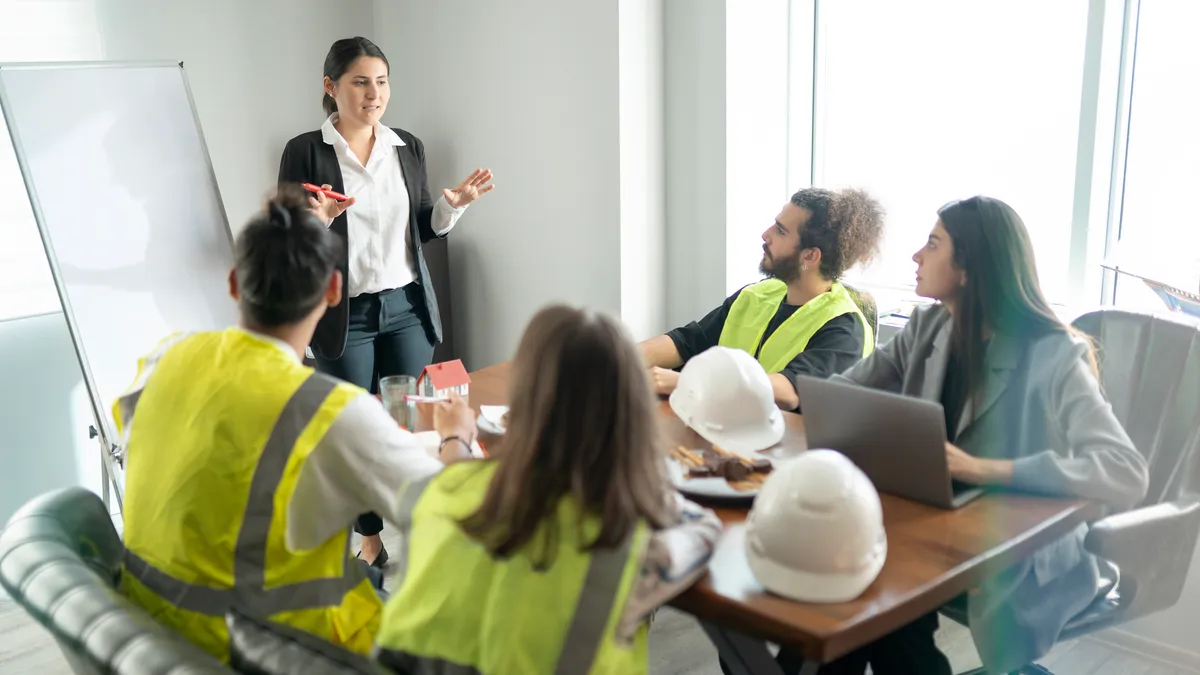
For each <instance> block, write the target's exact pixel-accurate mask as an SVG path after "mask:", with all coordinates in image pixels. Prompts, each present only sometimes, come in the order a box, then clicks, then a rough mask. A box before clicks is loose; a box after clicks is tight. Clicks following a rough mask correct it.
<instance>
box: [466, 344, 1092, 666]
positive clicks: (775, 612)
mask: <svg viewBox="0 0 1200 675" xmlns="http://www.w3.org/2000/svg"><path fill="white" fill-rule="evenodd" d="M508 374H509V367H508V364H500V365H496V366H492V367H490V368H485V369H483V370H480V371H477V372H475V373H472V374H471V392H470V403H471V406H472V407H474V408H475V409H476V410H478V408H479V406H480V405H505V404H507V403H508ZM661 406H662V424H663V425H664V427H665V429H666V430H667V431H668V432H669V433H670V435H671V438H672V440H673V441H674V442H676V443H678V444H683V445H686V446H687V447H689V448H702V447H707V443H706V442H705V441H704V440H703V439H702V438H700V436H699V435H697V434H696V433H695V432H693V431H691V430H690V429H688V428H687V427H685V426H684V425H683V423H682V422H681V421H680V420H679V419H678V418H677V417H675V415H674V414H673V413H672V412H671V409H670V407H669V406H668V405H667V404H666V402H665V401H664V402H663V403H662V404H661ZM786 418H787V431H786V433H785V435H784V438H783V441H781V443H780V444H779V446H777V447H776V448H775V449H774V450H773V451H772V453H773V454H775V453H785V454H786V453H799V452H803V451H804V450H805V449H806V447H807V446H806V442H805V437H804V419H803V416H801V415H794V414H787V415H786ZM486 440H487V439H485V442H486ZM880 497H881V499H882V502H883V520H884V527H885V529H886V531H887V538H888V553H887V561H886V563H885V564H884V567H883V570H882V572H880V574H879V577H878V578H877V579H876V580H875V582H874V583H873V584H871V586H870V587H869V588H868V589H867V591H866V592H865V593H864V594H863V595H862V596H860V597H859V598H857V599H856V600H853V601H851V602H845V603H840V604H825V605H822V604H805V603H798V602H793V601H791V600H786V599H783V598H781V597H779V596H775V595H771V594H770V593H767V592H766V591H764V590H763V587H762V585H761V584H759V583H758V582H757V581H756V580H755V578H754V575H753V574H752V573H751V572H750V568H749V565H748V564H747V562H746V556H745V553H744V543H745V526H744V524H743V521H744V520H745V518H746V514H747V508H746V505H744V504H742V505H725V506H722V505H720V504H706V505H707V506H711V507H713V508H714V510H715V511H716V513H717V515H718V516H720V518H721V521H722V522H723V523H724V524H725V531H724V533H723V534H722V536H721V539H720V542H719V543H718V545H717V550H716V552H715V553H714V555H713V558H712V560H711V561H710V563H709V566H708V575H707V576H706V577H705V578H703V579H702V580H701V581H700V582H699V583H697V584H696V585H695V586H693V587H692V588H691V589H689V590H688V591H686V592H685V593H683V594H682V595H680V596H679V597H678V598H676V600H675V601H674V602H673V603H672V604H673V605H674V606H675V607H677V608H678V609H680V610H682V611H685V612H687V613H689V614H692V615H694V616H695V617H696V618H697V619H699V620H700V622H701V624H702V625H703V627H704V629H705V631H706V632H707V633H708V635H709V637H710V638H711V639H712V641H713V643H714V644H715V645H716V647H717V649H718V650H719V651H720V653H721V655H722V658H724V659H725V660H726V661H727V662H728V663H729V665H730V668H731V670H732V671H733V672H735V673H739V674H740V673H778V672H779V670H778V668H777V667H776V666H775V663H774V661H773V660H772V659H771V658H770V655H769V653H768V652H767V651H766V646H765V643H766V642H768V641H769V642H773V643H776V644H783V645H790V646H793V647H795V648H799V649H801V650H803V653H804V655H805V656H806V658H808V659H810V660H811V661H813V662H822V663H824V662H829V661H832V660H833V659H836V658H838V657H839V656H842V655H844V654H847V653H849V652H851V651H853V650H855V649H857V648H859V647H862V646H864V645H866V644H868V643H870V642H872V641H874V640H876V639H878V638H880V637H882V636H884V635H887V634H888V633H890V632H892V631H894V630H896V629H898V628H900V627H901V626H904V625H905V624H907V623H909V622H911V621H912V620H914V619H916V618H918V617H920V616H923V615H925V614H928V613H929V612H932V611H934V610H936V609H937V608H938V607H940V606H942V605H944V604H945V603H946V602H948V601H950V600H951V599H952V598H954V597H956V596H958V595H960V594H961V593H964V592H965V591H967V590H968V589H970V588H972V587H974V586H977V585H978V584H979V583H980V582H981V581H982V580H983V579H985V578H987V577H989V576H991V575H994V574H996V573H998V572H1000V571H1002V570H1004V569H1005V568H1007V567H1008V566H1010V565H1012V564H1013V563H1015V562H1017V561H1019V560H1021V559H1022V558H1024V557H1025V556H1028V555H1030V554H1031V553H1033V552H1034V551H1035V550H1037V549H1038V548H1040V547H1042V546H1044V545H1046V544H1049V543H1051V542H1052V541H1054V540H1055V539H1057V538H1059V537H1061V536H1063V535H1065V534H1067V533H1068V532H1070V531H1071V530H1072V529H1074V528H1075V527H1076V526H1077V525H1079V524H1080V523H1083V522H1086V521H1090V520H1094V519H1095V518H1097V517H1099V515H1100V512H1099V508H1098V506H1096V505H1094V504H1093V503H1091V502H1087V501H1085V500H1075V499H1050V498H1040V497H1032V496H1025V495H1016V494H1002V493H993V494H988V495H985V496H984V497H981V498H980V499H977V500H975V501H973V502H971V503H969V504H967V505H966V506H964V507H962V508H960V509H957V510H954V511H946V510H942V509H937V508H934V507H930V506H924V505H922V504H918V503H916V502H912V501H909V500H907V499H903V498H900V497H895V496H892V495H887V494H884V495H880ZM797 536H803V533H799V532H798V533H797ZM805 670H806V671H809V670H815V664H814V665H813V667H812V668H811V669H810V668H809V667H806V668H805Z"/></svg>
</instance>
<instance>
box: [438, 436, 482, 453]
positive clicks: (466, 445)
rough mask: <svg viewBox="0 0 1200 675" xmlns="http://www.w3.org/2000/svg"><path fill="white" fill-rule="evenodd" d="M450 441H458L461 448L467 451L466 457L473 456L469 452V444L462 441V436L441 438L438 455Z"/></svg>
mask: <svg viewBox="0 0 1200 675" xmlns="http://www.w3.org/2000/svg"><path fill="white" fill-rule="evenodd" d="M450 441H458V442H459V443H462V444H463V447H464V448H466V449H467V455H473V454H474V453H472V452H471V444H470V443H468V442H466V441H465V440H463V437H462V436H447V437H445V438H443V439H442V442H441V444H440V445H438V454H441V452H442V450H443V449H445V447H446V444H447V443H449V442H450Z"/></svg>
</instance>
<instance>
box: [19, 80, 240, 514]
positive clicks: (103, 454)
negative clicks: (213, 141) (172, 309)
mask: <svg viewBox="0 0 1200 675" xmlns="http://www.w3.org/2000/svg"><path fill="white" fill-rule="evenodd" d="M130 66H175V67H178V68H179V70H180V74H181V76H182V77H183V87H184V90H185V91H186V92H187V98H188V105H189V106H191V110H192V119H193V120H194V121H195V122H196V133H197V134H198V135H199V137H200V146H201V148H202V149H203V153H204V161H205V162H206V164H207V165H208V173H209V176H210V177H211V178H212V185H213V188H214V190H216V192H217V194H216V197H217V204H218V205H219V206H220V210H221V218H222V220H224V221H225V232H226V233H227V234H228V235H229V245H230V248H233V232H232V231H231V230H230V229H229V215H228V214H227V213H226V212H225V203H224V202H223V201H222V200H221V194H220V188H219V187H217V174H216V171H215V170H214V169H213V164H212V157H211V156H209V154H208V143H207V141H205V139H204V130H203V128H202V127H201V126H200V116H199V115H197V114H196V99H195V97H193V96H192V86H191V83H190V82H188V78H187V71H185V70H184V69H183V61H178V62H175V61H105V62H94V63H93V62H87V63H79V62H74V63H72V62H55V63H3V64H0V70H3V69H5V68H9V69H15V68H22V69H33V68H46V69H51V68H113V67H130ZM9 109H10V108H9V100H8V94H7V93H6V92H5V90H4V81H3V79H2V78H0V114H3V116H4V121H5V125H6V127H7V129H8V138H9V140H10V141H11V142H12V146H13V153H14V154H15V155H16V158H17V167H18V168H19V169H20V170H21V178H22V180H23V181H24V183H25V192H26V194H27V195H28V196H29V205H30V206H31V207H32V209H33V218H34V220H35V221H36V222H37V226H38V234H39V235H40V236H41V238H42V245H43V246H44V247H45V249H46V260H47V262H48V263H49V264H50V274H51V276H53V277H54V287H55V289H56V290H57V292H58V299H59V302H60V303H61V304H62V310H63V316H64V317H65V318H66V320H67V330H68V331H69V332H70V334H71V343H72V345H73V346H74V347H75V356H76V357H77V358H78V359H79V367H80V370H81V371H82V373H83V382H84V386H85V387H86V388H87V392H88V399H89V400H90V401H91V405H92V417H93V418H94V419H95V424H93V425H89V426H88V436H89V438H95V439H98V442H99V443H100V473H101V481H102V488H101V497H102V498H103V500H104V506H105V508H107V509H109V512H110V513H111V509H112V507H111V506H110V503H109V502H110V494H109V489H110V487H111V490H112V495H114V496H115V497H116V500H117V508H118V509H120V510H121V511H122V512H124V508H125V500H124V495H123V492H122V490H121V484H120V482H119V481H118V480H117V471H116V466H121V467H122V468H123V467H124V464H125V463H124V448H122V447H120V446H118V445H117V444H116V443H115V442H114V441H113V439H114V438H115V434H114V433H113V431H114V430H113V429H112V428H111V427H110V426H109V423H108V415H107V414H106V413H105V403H104V401H102V400H100V399H101V396H100V393H99V390H98V389H97V387H96V382H95V378H94V376H93V375H92V368H91V365H90V364H89V363H88V358H87V355H86V354H85V353H84V351H83V349H82V348H81V347H80V344H81V342H82V340H81V338H80V337H79V328H78V324H77V322H76V320H75V313H74V312H73V311H72V309H71V301H70V299H68V297H67V291H66V283H65V282H64V281H63V280H62V273H61V272H60V270H59V267H58V258H57V257H56V256H55V255H54V245H53V244H52V243H51V241H50V233H49V232H48V231H47V228H46V225H45V214H44V213H43V211H42V206H41V202H40V201H39V200H38V196H37V189H36V188H35V187H34V185H33V176H32V172H31V171H30V169H29V167H28V161H27V159H26V155H25V152H24V149H23V148H22V147H21V139H20V138H19V137H18V136H17V134H16V133H15V129H14V123H13V121H12V120H10V119H9V115H8V110H9Z"/></svg>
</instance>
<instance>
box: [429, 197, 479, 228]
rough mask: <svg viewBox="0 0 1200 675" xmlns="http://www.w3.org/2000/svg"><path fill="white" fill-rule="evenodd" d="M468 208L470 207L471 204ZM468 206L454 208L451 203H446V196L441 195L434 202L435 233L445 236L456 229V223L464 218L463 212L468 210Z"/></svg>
mask: <svg viewBox="0 0 1200 675" xmlns="http://www.w3.org/2000/svg"><path fill="white" fill-rule="evenodd" d="M467 206H470V204H468V205H467ZM467 206H460V207H458V208H454V207H453V206H450V202H448V201H446V196H445V195H441V196H440V197H438V198H437V199H435V200H434V201H433V223H432V224H433V231H434V232H436V233H437V234H438V235H443V234H446V233H448V232H449V231H450V230H452V229H454V225H455V223H457V222H458V219H459V218H461V217H462V214H463V212H464V211H466V210H467Z"/></svg>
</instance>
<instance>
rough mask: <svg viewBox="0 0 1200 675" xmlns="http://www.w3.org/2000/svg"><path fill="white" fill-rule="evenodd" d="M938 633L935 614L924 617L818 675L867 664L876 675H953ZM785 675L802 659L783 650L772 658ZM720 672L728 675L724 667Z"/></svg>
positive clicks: (852, 672)
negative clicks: (935, 636)
mask: <svg viewBox="0 0 1200 675" xmlns="http://www.w3.org/2000/svg"><path fill="white" fill-rule="evenodd" d="M937 629H938V615H937V612H933V613H930V614H926V615H925V616H923V617H921V618H919V619H917V620H916V621H913V622H912V623H910V624H908V625H907V626H904V627H903V628H900V629H898V630H896V631H894V632H892V633H889V634H888V635H885V636H884V637H882V638H880V639H878V640H876V641H875V642H872V643H871V644H869V645H867V646H865V647H860V648H859V649H857V650H855V651H852V652H850V653H849V654H847V655H845V656H843V657H842V658H840V659H838V660H836V661H832V662H830V663H826V664H824V665H822V666H821V669H820V670H818V671H817V672H818V674H819V675H863V673H865V672H866V671H867V664H868V663H869V664H871V672H872V673H875V675H952V671H951V670H950V661H949V660H948V659H947V658H946V655H945V654H943V653H942V652H941V650H940V649H938V648H937V645H936V644H935V643H934V641H933V634H934V633H936V632H937ZM775 661H776V663H778V664H779V668H780V669H781V670H782V671H783V672H784V675H797V674H798V673H799V672H800V668H801V667H802V666H803V665H804V657H803V656H802V655H801V654H799V653H796V652H793V651H792V650H790V649H787V648H784V649H782V650H780V651H779V654H778V655H776V657H775ZM721 672H724V673H728V672H729V671H728V670H726V668H725V664H724V663H722V664H721Z"/></svg>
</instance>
